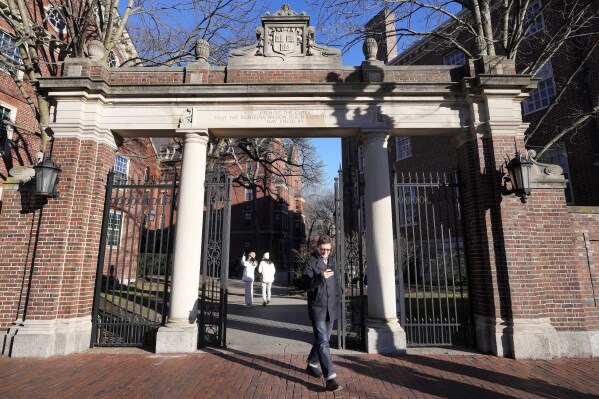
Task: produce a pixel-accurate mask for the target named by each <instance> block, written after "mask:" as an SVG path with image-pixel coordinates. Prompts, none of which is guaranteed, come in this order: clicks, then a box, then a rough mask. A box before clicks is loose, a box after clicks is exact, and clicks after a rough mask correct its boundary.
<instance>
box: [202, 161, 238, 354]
mask: <svg viewBox="0 0 599 399" xmlns="http://www.w3.org/2000/svg"><path fill="white" fill-rule="evenodd" d="M231 187H232V179H231V177H228V176H226V175H225V174H224V173H220V172H214V173H211V174H209V175H207V176H206V195H205V204H204V237H203V243H202V254H204V255H203V256H202V274H201V278H200V285H201V288H200V297H199V303H200V306H199V319H198V323H199V334H198V347H204V346H216V347H225V346H226V342H227V333H226V332H227V292H228V275H229V239H230V229H231Z"/></svg>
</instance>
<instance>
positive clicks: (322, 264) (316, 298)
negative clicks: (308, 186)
mask: <svg viewBox="0 0 599 399" xmlns="http://www.w3.org/2000/svg"><path fill="white" fill-rule="evenodd" d="M330 254H331V238H330V237H329V236H327V235H323V236H320V238H319V239H318V242H317V244H316V251H314V253H312V255H310V257H309V258H308V259H307V260H306V263H305V264H304V268H303V270H302V284H303V288H304V290H305V291H307V293H308V315H309V317H310V320H311V321H312V329H313V331H314V345H313V346H312V350H311V351H310V354H309V355H308V367H307V369H306V371H307V372H308V374H310V375H311V376H313V377H316V378H322V377H323V376H324V378H325V380H326V386H327V389H328V390H329V391H333V392H335V391H338V390H340V389H341V388H342V387H341V385H339V384H338V383H337V380H336V377H337V374H336V373H335V366H334V365H333V360H332V359H331V351H330V348H329V340H330V338H331V333H332V331H333V323H334V322H335V320H336V319H337V318H338V316H339V301H340V300H341V294H342V293H341V287H340V286H339V284H338V283H337V279H336V278H335V260H334V259H333V258H332V257H330V256H329V255H330ZM319 364H320V367H321V368H322V371H320V370H319V368H318V366H319Z"/></svg>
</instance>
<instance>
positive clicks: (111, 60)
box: [107, 50, 119, 68]
mask: <svg viewBox="0 0 599 399" xmlns="http://www.w3.org/2000/svg"><path fill="white" fill-rule="evenodd" d="M107 63H108V67H109V68H116V67H118V66H119V58H118V57H117V56H116V54H115V53H114V51H112V50H111V51H110V52H109V53H108V57H107Z"/></svg>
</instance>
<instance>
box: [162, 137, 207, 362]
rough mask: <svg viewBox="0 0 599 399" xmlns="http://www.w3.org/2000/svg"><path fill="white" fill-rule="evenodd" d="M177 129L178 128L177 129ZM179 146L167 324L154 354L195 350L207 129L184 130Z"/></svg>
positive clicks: (163, 328)
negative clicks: (177, 201)
mask: <svg viewBox="0 0 599 399" xmlns="http://www.w3.org/2000/svg"><path fill="white" fill-rule="evenodd" d="M179 132H181V131H179ZM184 133H185V144H184V148H183V162H182V166H181V183H180V186H179V204H178V210H177V220H176V224H177V232H176V235H175V254H174V263H173V272H172V280H171V281H172V285H171V297H170V314H169V321H168V324H167V325H166V326H164V327H161V328H160V329H159V330H158V335H157V338H156V353H160V352H193V351H195V350H197V340H198V328H197V323H196V319H197V313H198V289H199V284H200V267H201V264H202V221H203V207H202V204H203V199H204V180H205V173H206V147H207V144H208V130H207V129H204V130H197V129H195V130H194V131H187V132H184Z"/></svg>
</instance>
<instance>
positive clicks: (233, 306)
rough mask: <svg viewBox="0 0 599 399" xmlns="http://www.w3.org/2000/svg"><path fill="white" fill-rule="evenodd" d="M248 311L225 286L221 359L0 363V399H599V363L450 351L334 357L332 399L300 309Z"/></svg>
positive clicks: (239, 295)
mask: <svg viewBox="0 0 599 399" xmlns="http://www.w3.org/2000/svg"><path fill="white" fill-rule="evenodd" d="M259 287H260V285H259V284H256V292H257V293H259V292H260V289H259ZM254 303H255V304H256V305H257V306H254V307H251V308H245V307H243V285H242V283H241V282H239V281H232V282H231V287H230V295H229V316H230V317H229V328H228V335H227V344H228V349H227V350H210V351H198V352H197V353H193V354H160V355H157V354H152V353H148V352H145V351H143V350H140V349H126V348H125V349H123V348H96V349H92V350H90V351H88V352H87V353H84V354H78V355H72V356H66V357H55V358H51V359H11V358H6V357H0V398H2V399H3V398H15V399H20V398H23V399H24V398H91V397H93V398H115V397H124V398H127V399H129V398H235V399H237V398H260V399H266V398H333V397H337V398H449V399H454V398H455V399H458V398H459V399H462V398H477V399H478V398H512V397H516V398H565V399H566V398H567V399H570V398H599V377H598V376H599V359H559V360H554V361H515V360H512V359H500V358H496V357H493V356H487V355H481V354H476V353H466V352H457V351H451V350H446V349H434V350H433V349H427V350H425V349H411V350H409V351H408V355H406V356H381V355H367V354H363V353H357V352H348V351H337V350H333V353H334V356H333V360H334V362H335V364H336V367H337V374H338V380H339V382H340V383H341V384H342V385H343V386H344V389H343V390H342V391H340V392H337V393H335V394H332V393H328V392H326V391H325V388H324V381H323V380H321V379H316V378H313V377H310V376H308V375H307V374H306V372H305V367H306V354H307V353H308V351H309V350H310V343H311V340H312V330H311V327H310V324H309V321H308V320H307V311H306V302H305V300H303V299H301V298H294V297H290V296H289V295H288V290H287V289H286V288H284V287H276V288H274V289H273V298H272V301H271V304H270V305H268V306H261V303H262V300H261V298H260V297H259V295H257V296H256V297H255V298H254ZM444 352H445V353H450V354H449V355H448V354H442V353H444ZM457 353H459V354H457Z"/></svg>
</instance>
